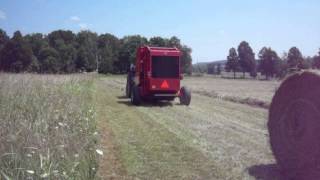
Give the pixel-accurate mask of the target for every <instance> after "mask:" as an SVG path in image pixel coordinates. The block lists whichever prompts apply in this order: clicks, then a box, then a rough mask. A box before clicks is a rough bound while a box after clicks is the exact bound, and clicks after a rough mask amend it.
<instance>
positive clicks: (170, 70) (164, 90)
mask: <svg viewBox="0 0 320 180" xmlns="http://www.w3.org/2000/svg"><path fill="white" fill-rule="evenodd" d="M180 56H181V52H180V50H179V49H177V48H164V47H149V46H142V47H140V48H138V49H137V53H136V63H135V67H134V68H133V67H131V68H130V71H129V73H128V78H127V87H126V95H127V97H130V98H131V101H132V103H133V104H136V105H138V104H140V102H141V101H142V100H147V99H152V100H167V101H172V100H174V99H175V97H180V101H181V100H182V101H181V103H182V104H186V105H189V104H190V100H191V94H190V91H189V90H187V89H186V88H185V87H183V88H181V89H180V80H181V79H182V75H181V71H180ZM182 95H183V97H181V96H182Z"/></svg>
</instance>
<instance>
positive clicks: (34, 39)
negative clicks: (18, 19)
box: [24, 33, 49, 58]
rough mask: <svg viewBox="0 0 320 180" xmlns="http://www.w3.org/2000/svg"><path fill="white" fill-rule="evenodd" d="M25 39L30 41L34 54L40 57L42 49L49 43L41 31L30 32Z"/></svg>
mask: <svg viewBox="0 0 320 180" xmlns="http://www.w3.org/2000/svg"><path fill="white" fill-rule="evenodd" d="M24 38H25V40H26V41H27V42H28V43H29V46H30V47H31V49H32V52H33V54H34V55H35V56H36V57H37V58H38V56H39V53H40V50H41V49H42V48H44V47H48V46H49V43H48V41H47V39H46V38H45V37H44V35H43V34H41V33H34V34H28V35H26V36H25V37H24Z"/></svg>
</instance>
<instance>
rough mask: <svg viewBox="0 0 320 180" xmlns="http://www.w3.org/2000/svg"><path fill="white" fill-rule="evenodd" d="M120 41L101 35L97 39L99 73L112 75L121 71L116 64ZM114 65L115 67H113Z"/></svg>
mask: <svg viewBox="0 0 320 180" xmlns="http://www.w3.org/2000/svg"><path fill="white" fill-rule="evenodd" d="M119 49H120V40H119V39H118V38H117V37H116V36H114V35H112V34H108V33H107V34H102V35H100V36H99V38H98V57H99V69H98V72H99V73H114V72H117V71H121V63H120V62H118V61H119V60H120V59H119V60H118V55H119ZM114 65H115V67H114Z"/></svg>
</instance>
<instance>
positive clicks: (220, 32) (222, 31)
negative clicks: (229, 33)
mask: <svg viewBox="0 0 320 180" xmlns="http://www.w3.org/2000/svg"><path fill="white" fill-rule="evenodd" d="M218 33H219V34H220V35H225V34H226V31H225V30H223V29H220V30H219V32H218Z"/></svg>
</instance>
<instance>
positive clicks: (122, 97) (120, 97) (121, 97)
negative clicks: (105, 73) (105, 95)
mask: <svg viewBox="0 0 320 180" xmlns="http://www.w3.org/2000/svg"><path fill="white" fill-rule="evenodd" d="M117 98H118V99H128V98H127V97H126V96H125V95H123V96H117Z"/></svg>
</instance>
